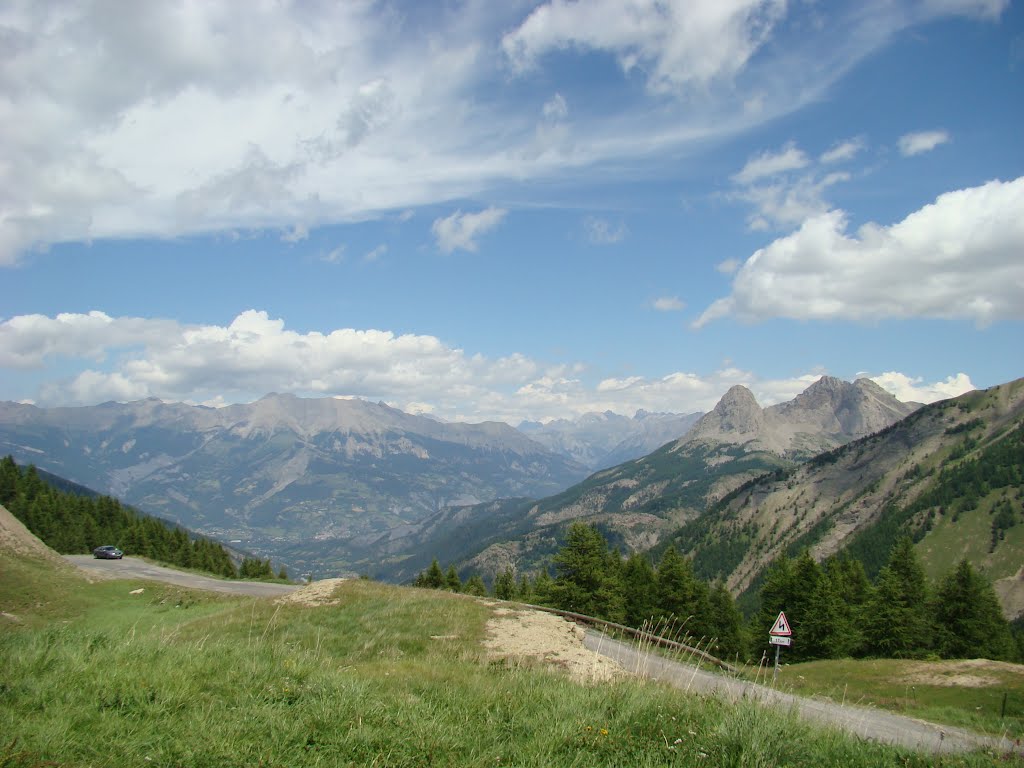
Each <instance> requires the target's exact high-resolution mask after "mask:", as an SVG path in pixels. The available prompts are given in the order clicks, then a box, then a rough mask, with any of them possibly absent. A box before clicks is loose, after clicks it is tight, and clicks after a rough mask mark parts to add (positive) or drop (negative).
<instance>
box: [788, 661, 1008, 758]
mask: <svg viewBox="0 0 1024 768" xmlns="http://www.w3.org/2000/svg"><path fill="white" fill-rule="evenodd" d="M769 679H770V672H769ZM779 686H780V688H781V689H783V690H786V691H790V692H792V693H796V694H800V695H803V696H823V697H825V698H829V699H832V700H833V701H837V702H842V703H846V704H855V705H861V706H870V707H878V708H880V709H886V710H890V711H892V712H898V713H900V714H904V715H909V716H911V717H917V718H920V719H922V720H929V721H931V722H934V723H945V724H946V725H955V726H959V727H962V728H967V729H969V730H972V731H976V732H978V733H987V734H990V735H1006V736H1008V737H1009V738H1011V739H1021V738H1024V666H1021V665H1019V664H1017V665H1011V664H1005V663H1002V662H985V661H980V660H979V661H964V662H957V661H904V660H901V659H865V660H851V659H844V660H838V661H811V662H805V663H803V664H794V665H792V666H787V667H785V668H784V669H783V670H782V673H781V675H780V678H779ZM1004 697H1005V710H1004V703H1003V702H1004ZM1004 712H1005V714H1004Z"/></svg>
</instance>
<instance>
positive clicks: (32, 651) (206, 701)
mask: <svg viewBox="0 0 1024 768" xmlns="http://www.w3.org/2000/svg"><path fill="white" fill-rule="evenodd" d="M5 567H6V566H5ZM18 568H19V569H20V570H19V571H18V573H17V574H15V573H14V572H13V571H8V570H5V571H4V572H3V573H2V574H0V575H3V576H5V577H6V576H8V575H12V576H16V578H17V579H21V580H22V581H23V582H26V583H27V582H29V581H30V582H31V583H30V586H33V588H34V589H35V591H36V592H37V597H38V596H40V595H41V596H43V599H37V600H36V601H35V603H33V602H32V601H31V599H29V598H27V597H26V595H25V594H23V591H22V592H18V590H17V589H12V585H13V584H14V582H12V581H9V580H7V579H6V578H5V579H4V581H3V582H0V584H2V586H0V604H2V605H0V607H2V608H3V610H7V611H11V612H13V608H14V606H15V603H16V602H17V604H18V605H20V608H19V609H18V610H20V611H21V612H22V614H24V615H25V617H26V618H25V621H24V623H23V624H21V625H17V626H15V625H6V626H4V628H3V631H0V766H3V768H8V767H9V766H40V765H68V766H86V765H90V766H105V765H111V766H113V765H117V766H122V765H146V766H195V767H197V768H198V767H201V766H245V765H251V766H342V765H353V766H357V765H358V766H364V765H378V766H427V765H450V766H481V767H482V766H492V767H493V766H503V765H520V766H663V765H680V766H814V767H815V768H820V766H827V765H843V766H872V767H873V766H887V765H891V766H905V765H911V766H925V765H931V764H933V759H932V758H931V757H930V756H925V755H915V754H913V753H908V752H902V751H898V750H895V749H890V748H884V747H880V746H877V745H873V744H869V743H864V742H860V741H857V740H855V739H852V738H849V737H846V736H844V735H841V734H838V733H836V732H833V731H825V730H819V729H816V728H812V727H811V726H809V725H807V724H805V723H802V722H800V721H798V720H796V719H795V718H794V717H793V716H792V715H788V714H784V713H779V712H776V711H772V710H769V709H761V708H758V707H756V706H755V705H753V704H749V703H746V704H741V705H731V704H726V703H724V702H722V701H721V700H719V699H717V698H713V697H712V698H705V697H701V696H694V695H686V694H683V693H681V692H679V691H676V690H673V689H669V688H666V687H662V686H658V685H652V684H644V683H641V682H637V681H626V682H620V683H615V684H608V685H600V686H598V685H594V686H586V685H578V684H575V683H573V682H571V681H570V680H569V679H568V678H567V677H566V676H564V675H563V674H562V673H560V672H559V671H557V670H551V669H548V668H543V667H538V666H535V665H529V664H513V663H505V662H495V661H488V659H487V657H486V656H485V655H484V653H483V651H482V649H481V644H480V640H481V638H482V637H483V634H484V632H485V624H486V622H487V619H488V618H489V616H490V610H491V609H490V608H489V607H488V606H486V605H483V604H481V603H479V602H476V601H473V600H470V599H467V598H463V597H459V596H454V595H448V594H444V593H438V592H433V591H427V590H414V589H401V588H395V587H387V586H384V585H380V584H376V583H373V582H367V581H360V580H354V581H350V582H346V583H345V584H344V585H343V586H342V587H341V588H340V590H339V592H338V594H337V598H338V599H339V601H340V603H339V604H338V605H335V606H324V607H319V608H310V607H305V606H299V605H275V604H274V603H272V602H270V601H265V600H257V599H229V598H223V597H219V596H215V595H210V594H208V593H200V592H189V591H187V590H181V589H177V588H174V587H159V586H157V585H154V584H153V583H152V582H148V583H146V584H145V590H146V591H145V592H144V593H143V594H142V595H129V594H128V591H129V590H130V589H131V588H134V587H135V586H136V584H135V583H134V582H106V583H97V584H91V585H90V584H84V583H74V584H71V583H69V582H61V584H59V585H58V586H57V587H51V586H50V583H48V582H45V581H42V580H40V579H39V577H40V575H41V573H42V570H32V568H31V567H25V568H22V567H20V566H18ZM16 593H17V594H21V597H18V598H17V601H16V600H15V599H14V598H15V597H16ZM57 593H60V594H61V595H63V597H60V596H59V595H58V594H57ZM9 598H10V600H9ZM7 606H10V607H7ZM40 606H41V607H40ZM33 611H37V613H36V614H35V616H34V617H33V618H31V619H29V618H28V614H30V613H32V612H33ZM998 760H999V759H998V757H997V756H990V755H985V754H981V753H979V754H975V755H969V756H963V757H952V758H943V765H947V766H961V765H962V766H982V765H993V764H995V763H996V762H998ZM999 764H1005V763H1002V762H999Z"/></svg>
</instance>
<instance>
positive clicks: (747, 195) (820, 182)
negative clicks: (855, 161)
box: [730, 139, 859, 230]
mask: <svg viewBox="0 0 1024 768" xmlns="http://www.w3.org/2000/svg"><path fill="white" fill-rule="evenodd" d="M858 151H859V144H858V142H857V140H855V139H850V140H847V141H845V142H842V143H840V144H838V145H836V146H835V147H833V148H832V149H831V150H829V151H828V152H825V153H824V154H823V155H822V156H821V157H820V158H819V163H820V165H819V164H814V163H812V161H811V159H810V158H809V157H808V156H807V154H806V153H805V152H804V151H803V150H802V149H800V148H799V147H797V146H796V144H795V143H794V142H789V143H788V144H786V145H785V146H784V147H783V148H782V149H781V150H779V151H778V152H771V151H768V152H762V153H761V154H759V155H755V156H754V157H752V158H751V159H750V160H748V161H747V163H746V165H744V166H743V168H742V170H740V171H739V172H738V173H736V174H735V175H733V177H732V180H733V182H735V183H736V184H737V185H738V187H739V189H737V190H736V191H735V192H734V193H732V194H731V195H730V197H731V198H732V199H735V200H741V201H743V202H746V203H749V204H751V205H752V206H754V212H753V213H752V214H751V215H750V216H749V218H748V220H747V224H748V226H749V227H750V229H752V230H770V229H781V228H789V227H793V226H796V225H798V224H800V223H801V222H803V221H804V220H806V219H808V218H810V217H811V216H815V215H817V214H821V213H824V212H825V211H827V210H828V209H829V205H828V203H827V202H826V201H825V191H826V190H827V189H828V188H829V187H831V186H833V185H835V184H839V183H841V182H844V181H848V180H849V179H850V174H849V173H847V172H845V171H831V172H827V173H826V172H824V170H823V169H822V168H821V166H823V165H828V164H831V163H834V162H838V161H840V160H842V159H846V158H852V157H853V156H854V155H855V154H856V153H857V152H858Z"/></svg>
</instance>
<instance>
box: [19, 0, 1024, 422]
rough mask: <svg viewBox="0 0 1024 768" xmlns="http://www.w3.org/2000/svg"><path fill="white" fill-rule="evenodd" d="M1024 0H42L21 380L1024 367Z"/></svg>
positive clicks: (677, 385)
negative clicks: (136, 0) (138, 0)
mask: <svg viewBox="0 0 1024 768" xmlns="http://www.w3.org/2000/svg"><path fill="white" fill-rule="evenodd" d="M1022 5H1024V3H1022V2H1019V1H1017V2H1010V0H886V1H885V2H882V1H880V0H877V1H876V0H856V1H855V2H850V3H844V2H838V1H835V2H833V1H832V0H830V1H829V2H815V1H814V0H685V1H682V0H680V1H677V2H673V1H672V0H658V1H655V0H592V1H591V2H584V1H583V0H578V1H576V0H545V1H542V2H537V1H536V0H508V1H507V2H502V3H495V2H492V1H491V0H443V1H442V2H435V1H434V0H416V1H415V2H404V1H403V0H390V1H388V2H372V1H371V0H347V1H346V2H343V3H336V2H328V1H327V0H323V1H320V0H303V1H295V2H287V1H286V0H281V1H280V2H263V1H256V0H253V1H252V2H249V1H246V2H242V0H233V1H230V2H221V1H218V0H202V2H200V1H199V0H194V1H192V2H187V1H183V2H163V1H162V0H152V1H151V2H146V3H132V2H113V1H111V0H75V1H74V2H47V1H46V0H6V1H5V2H4V3H2V4H0V399H5V400H13V401H21V402H29V403H35V404H37V405H40V406H62V405H92V404H96V403H100V402H105V401H109V400H117V401H130V400H138V399H142V398H147V397H157V398H160V399H163V400H165V401H183V402H189V403H197V404H205V405H211V406H218V405H223V404H227V403H234V402H249V401H252V400H254V399H257V398H259V397H261V396H263V395H265V394H268V393H270V392H288V393H294V394H296V395H300V396H304V397H324V396H338V397H361V398H367V399H370V400H374V401H377V400H381V401H384V402H386V403H388V404H390V405H392V406H395V407H398V408H402V409H404V410H407V411H410V412H414V413H423V414H430V415H433V416H435V417H437V418H442V419H446V420H457V421H481V420H491V419H494V420H501V421H507V422H509V423H513V424H516V423H518V422H520V421H522V420H524V419H531V420H542V421H546V420H550V419H554V418H571V417H574V416H578V415H580V414H582V413H585V412H589V411H605V410H611V411H615V412H617V413H622V414H626V415H633V413H634V412H636V411H637V410H638V409H644V410H647V411H671V412H677V413H691V412H694V411H707V410H710V409H711V408H712V407H713V406H714V404H715V402H716V401H717V400H718V398H719V397H721V395H722V394H723V393H724V392H725V391H726V390H727V389H728V388H729V387H730V386H732V385H735V384H743V385H745V386H747V387H749V388H750V389H751V390H752V391H753V392H754V394H755V396H756V397H757V398H758V401H759V402H761V404H762V405H770V404H772V403H776V402H781V401H783V400H788V399H790V398H792V397H793V396H795V395H796V394H797V393H799V392H800V391H802V390H803V389H804V388H806V387H807V386H808V385H809V384H810V383H812V382H813V381H814V380H816V379H817V378H818V377H819V376H821V375H824V374H828V375H832V376H838V377H840V378H843V379H846V380H853V379H855V378H858V377H870V378H872V379H874V380H875V381H877V382H878V383H879V384H881V385H882V386H884V387H885V388H887V389H888V390H889V391H891V392H892V393H893V394H895V395H896V396H897V397H899V398H900V399H902V400H916V401H920V402H930V401H934V400H936V399H941V398H944V397H950V396H953V395H957V394H960V393H962V392H964V391H967V390H970V389H974V388H984V387H989V386H993V385H995V384H999V383H1003V382H1006V381H1010V380H1012V379H1015V378H1018V377H1020V376H1022V375H1024V128H1022V126H1024V8H1022Z"/></svg>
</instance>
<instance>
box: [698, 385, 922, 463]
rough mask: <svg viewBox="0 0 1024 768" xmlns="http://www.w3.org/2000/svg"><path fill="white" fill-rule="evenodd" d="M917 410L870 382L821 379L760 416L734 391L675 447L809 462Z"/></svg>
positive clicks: (746, 393)
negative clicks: (718, 448)
mask: <svg viewBox="0 0 1024 768" xmlns="http://www.w3.org/2000/svg"><path fill="white" fill-rule="evenodd" d="M918 407H919V405H918V404H917V403H901V402H900V401H899V400H897V399H896V398H895V397H893V396H892V395H890V394H889V393H888V392H886V391H885V390H884V389H882V388H881V387H880V386H878V385H877V384H875V383H874V382H873V381H871V380H870V379H858V380H857V381H856V382H854V383H850V382H847V381H843V380H842V379H837V378H835V377H833V376H822V377H821V378H820V379H818V381H816V382H815V383H814V384H812V385H811V386H809V387H808V388H807V389H806V390H804V391H803V392H801V393H800V394H799V395H797V396H796V397H795V398H793V399H792V400H790V401H789V402H786V403H780V404H778V405H773V406H770V407H768V408H765V409H763V410H762V409H761V407H760V406H759V405H758V404H757V401H756V400H755V399H754V395H753V394H752V393H751V392H750V390H749V389H747V388H746V387H743V386H735V387H733V388H732V389H730V390H729V391H728V392H726V393H725V395H724V396H723V397H722V399H721V400H719V402H718V405H716V406H715V409H714V410H713V411H711V413H709V414H707V415H706V416H704V417H703V418H702V419H701V420H700V421H699V422H698V423H697V424H696V426H694V428H693V429H692V430H691V431H690V432H689V433H687V435H686V436H685V437H684V438H683V439H682V440H680V442H679V446H680V447H681V446H683V445H686V444H688V443H692V442H696V441H698V440H700V441H705V442H706V441H718V442H722V443H729V444H735V445H746V446H748V447H749V448H750V449H752V450H765V451H770V452H771V453H776V454H779V455H793V456H810V455H813V454H815V453H819V452H821V451H825V450H829V449H831V448H834V447H836V446H838V445H842V444H844V443H848V442H849V441H850V440H856V439H857V438H859V437H865V436H866V435H870V434H873V433H875V432H878V431H879V430H882V429H885V428H886V427H888V426H889V425H890V424H894V423H895V422H897V421H899V420H900V419H902V418H904V417H905V416H908V415H909V414H911V413H912V412H913V411H915V410H917V408H918Z"/></svg>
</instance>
